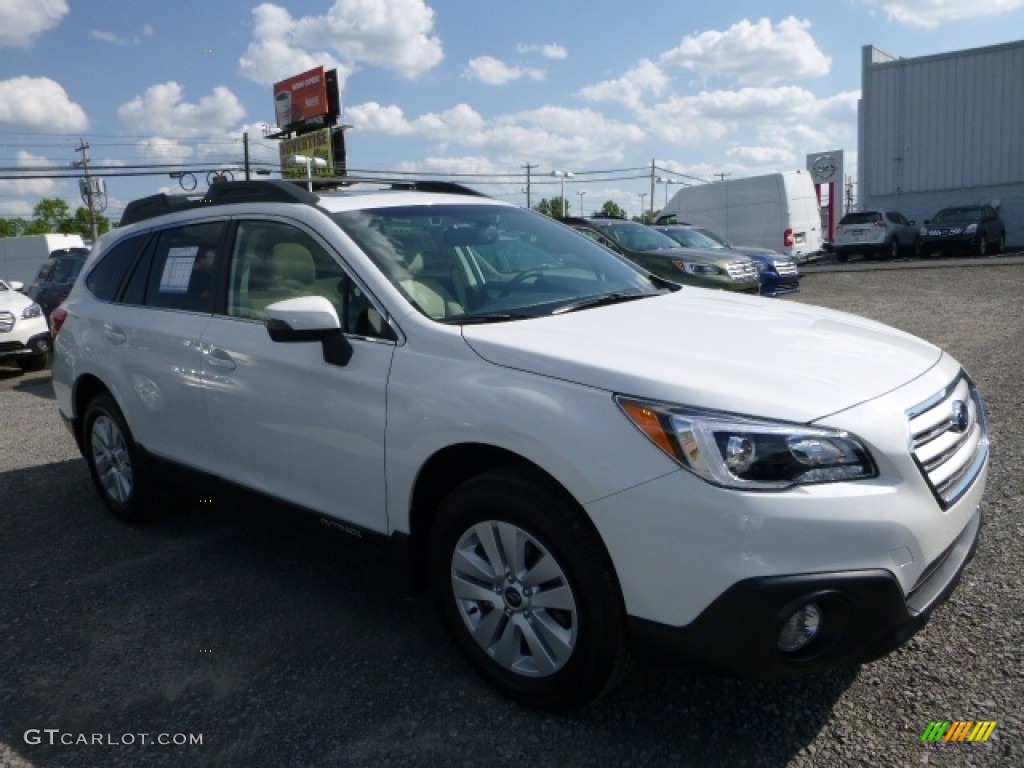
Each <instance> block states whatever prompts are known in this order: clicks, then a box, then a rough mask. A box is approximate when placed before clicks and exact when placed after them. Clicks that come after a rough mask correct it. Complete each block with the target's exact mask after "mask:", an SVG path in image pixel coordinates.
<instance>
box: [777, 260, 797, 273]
mask: <svg viewBox="0 0 1024 768" xmlns="http://www.w3.org/2000/svg"><path fill="white" fill-rule="evenodd" d="M775 271H776V272H778V273H779V274H780V275H781V276H782V277H791V276H793V275H796V274H798V272H797V268H796V264H794V263H793V262H792V261H776V262H775Z"/></svg>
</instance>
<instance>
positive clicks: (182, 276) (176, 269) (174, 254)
mask: <svg viewBox="0 0 1024 768" xmlns="http://www.w3.org/2000/svg"><path fill="white" fill-rule="evenodd" d="M198 253H199V246H198V245H188V246H183V247H179V248H171V249H170V250H168V251H167V261H165V262H164V273H163V274H162V275H161V276H160V293H186V292H187V291H188V281H189V280H190V279H191V277H192V269H193V267H195V264H196V255H197V254H198Z"/></svg>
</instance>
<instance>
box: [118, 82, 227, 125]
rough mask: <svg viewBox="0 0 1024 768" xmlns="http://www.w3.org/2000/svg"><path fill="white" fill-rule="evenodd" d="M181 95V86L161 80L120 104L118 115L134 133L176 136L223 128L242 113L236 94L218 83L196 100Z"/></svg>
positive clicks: (182, 93)
mask: <svg viewBox="0 0 1024 768" xmlns="http://www.w3.org/2000/svg"><path fill="white" fill-rule="evenodd" d="M183 98H184V89H183V88H182V87H181V86H180V85H179V84H178V83H176V82H174V81H170V82H167V83H160V84H158V85H153V86H150V87H149V88H148V89H146V92H145V93H144V94H143V95H142V96H136V97H135V98H134V99H132V100H131V101H129V102H127V103H125V104H122V105H121V106H120V107H119V108H118V110H117V116H118V117H119V118H120V119H121V122H122V123H123V124H124V126H125V127H126V128H128V129H129V130H131V131H132V132H133V133H146V132H151V133H153V134H156V135H168V134H169V135H173V136H177V137H179V138H189V137H195V136H209V135H211V134H215V133H218V132H223V131H226V130H228V129H229V128H231V127H233V126H234V125H236V124H237V123H238V121H239V120H241V119H242V118H243V117H244V116H245V108H244V107H243V106H242V103H241V102H240V101H239V100H238V97H237V96H235V94H233V93H232V92H231V91H230V90H228V89H227V88H225V87H224V86H217V87H216V88H214V89H213V91H212V92H211V93H210V94H209V95H207V96H203V97H202V98H201V99H200V100H199V101H198V102H197V103H195V104H190V103H188V102H185V101H184V100H183Z"/></svg>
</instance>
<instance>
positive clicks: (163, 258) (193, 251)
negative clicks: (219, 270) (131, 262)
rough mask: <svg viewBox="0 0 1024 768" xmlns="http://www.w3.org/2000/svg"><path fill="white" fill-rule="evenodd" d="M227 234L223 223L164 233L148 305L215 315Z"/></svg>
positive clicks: (149, 283) (155, 252)
mask: <svg viewBox="0 0 1024 768" xmlns="http://www.w3.org/2000/svg"><path fill="white" fill-rule="evenodd" d="M223 232H224V222H221V221H214V222H206V223H202V224H193V225H191V226H186V227H177V228H175V229H167V230H164V231H163V232H161V233H160V235H159V236H158V238H157V242H156V247H155V248H154V250H153V259H152V263H151V264H150V268H149V278H148V281H147V282H146V299H145V302H146V305H147V306H150V307H159V308H162V309H179V310H184V311H188V312H209V313H211V314H212V312H213V298H214V273H215V266H216V262H217V247H218V245H219V244H220V240H221V236H222V234H223Z"/></svg>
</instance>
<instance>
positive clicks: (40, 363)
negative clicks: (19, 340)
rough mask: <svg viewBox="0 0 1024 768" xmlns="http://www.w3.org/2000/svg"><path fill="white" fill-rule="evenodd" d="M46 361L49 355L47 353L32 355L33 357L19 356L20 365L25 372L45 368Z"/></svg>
mask: <svg viewBox="0 0 1024 768" xmlns="http://www.w3.org/2000/svg"><path fill="white" fill-rule="evenodd" d="M46 363H47V356H46V354H45V353H44V354H42V355H32V357H19V358H18V367H19V368H21V370H22V371H24V372H25V373H32V372H34V371H41V370H43V369H44V368H46Z"/></svg>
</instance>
